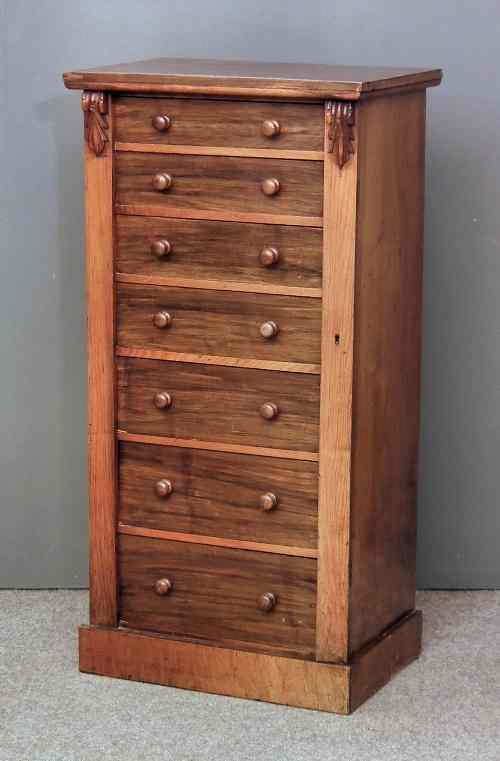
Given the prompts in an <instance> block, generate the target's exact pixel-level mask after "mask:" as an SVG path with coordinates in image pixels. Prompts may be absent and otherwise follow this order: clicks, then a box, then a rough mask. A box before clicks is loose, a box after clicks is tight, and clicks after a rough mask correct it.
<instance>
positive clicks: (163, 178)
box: [152, 172, 173, 193]
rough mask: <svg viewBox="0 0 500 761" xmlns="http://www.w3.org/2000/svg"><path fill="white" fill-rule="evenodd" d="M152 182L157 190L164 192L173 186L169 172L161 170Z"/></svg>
mask: <svg viewBox="0 0 500 761" xmlns="http://www.w3.org/2000/svg"><path fill="white" fill-rule="evenodd" d="M152 183H153V187H154V189H155V190H158V192H160V193H164V192H165V191H166V190H170V188H171V187H172V184H173V179H172V177H171V176H170V175H169V174H165V173H162V172H159V173H158V174H155V175H154V176H153V179H152Z"/></svg>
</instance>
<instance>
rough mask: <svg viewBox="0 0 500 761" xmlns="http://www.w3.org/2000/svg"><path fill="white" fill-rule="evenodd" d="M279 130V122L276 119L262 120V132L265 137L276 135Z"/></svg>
mask: <svg viewBox="0 0 500 761" xmlns="http://www.w3.org/2000/svg"><path fill="white" fill-rule="evenodd" d="M280 131H281V127H280V123H279V122H278V121H277V120H276V119H266V120H265V121H263V122H262V134H263V135H265V137H276V135H279V133H280Z"/></svg>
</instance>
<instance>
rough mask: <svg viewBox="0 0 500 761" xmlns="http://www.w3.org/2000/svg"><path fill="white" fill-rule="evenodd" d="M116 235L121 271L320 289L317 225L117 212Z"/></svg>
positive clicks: (320, 251)
mask: <svg viewBox="0 0 500 761" xmlns="http://www.w3.org/2000/svg"><path fill="white" fill-rule="evenodd" d="M116 236H117V254H116V270H117V272H118V273H123V274H129V275H135V274H140V275H147V276H149V277H172V278H190V279H196V280H223V281H228V282H229V281H232V282H242V283H255V284H262V285H269V286H276V285H278V286H292V287H293V286H295V287H303V288H306V287H307V288H321V259H322V230H321V229H318V228H314V227H296V226H293V227H291V226H290V225H259V224H252V223H248V224H242V223H241V222H211V221H204V220H189V219H168V218H162V217H134V216H129V215H125V214H124V215H121V214H118V215H117V216H116Z"/></svg>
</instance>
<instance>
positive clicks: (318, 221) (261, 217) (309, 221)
mask: <svg viewBox="0 0 500 761" xmlns="http://www.w3.org/2000/svg"><path fill="white" fill-rule="evenodd" d="M115 213H116V214H132V215H134V216H138V217H163V218H166V219H169V218H170V219H207V220H212V221H215V222H255V223H257V224H264V225H290V226H296V227H323V217H298V216H294V215H288V214H264V213H258V212H256V213H255V214H252V213H247V212H237V211H234V212H231V211H230V212H228V213H224V212H221V211H205V210H203V209H196V210H191V209H182V208H178V207H175V206H170V207H169V208H164V207H162V206H155V205H153V204H137V203H117V204H115Z"/></svg>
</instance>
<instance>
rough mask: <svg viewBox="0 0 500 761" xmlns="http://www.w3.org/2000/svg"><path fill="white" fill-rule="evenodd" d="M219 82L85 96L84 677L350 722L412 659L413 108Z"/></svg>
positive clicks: (407, 98)
mask: <svg viewBox="0 0 500 761" xmlns="http://www.w3.org/2000/svg"><path fill="white" fill-rule="evenodd" d="M72 76H76V75H68V80H67V81H69V80H70V79H71V77H72ZM86 76H87V75H86ZM102 76H104V75H102ZM88 77H90V75H88ZM172 77H173V78H172ZM93 78H94V79H95V80H97V79H99V77H97V76H95V75H94V77H93ZM108 79H109V77H108ZM81 81H82V80H81V78H80V79H79V80H78V83H76V80H75V82H74V83H73V84H71V82H70V84H69V86H74V87H78V86H81ZM103 81H104V80H102V78H101V82H103ZM148 81H149V80H148ZM259 81H260V80H259ZM214 82H215V80H211V81H210V86H208V84H207V85H205V84H203V83H202V84H198V90H199V91H197V92H193V91H192V88H193V87H194V85H193V84H192V83H191V84H190V85H189V86H188V84H186V82H185V80H184V79H182V78H180V79H179V80H178V81H176V80H175V75H172V76H171V78H170V79H168V83H167V80H165V83H164V86H165V89H164V91H162V92H158V91H155V87H156V89H159V87H158V86H157V85H155V86H154V87H153V85H147V84H144V83H143V84H142V85H141V89H140V92H138V91H137V89H136V88H138V87H139V85H138V79H137V77H135V78H134V77H131V76H130V75H129V74H120V75H119V78H118V79H116V81H114V84H113V83H112V82H111V81H108V84H107V87H109V90H108V89H106V87H102V89H100V90H97V89H96V90H90V89H88V90H85V91H84V94H83V97H82V108H83V112H84V121H85V167H86V169H85V171H86V246H87V280H88V283H87V286H88V287H87V292H88V302H89V322H88V326H89V474H90V530H91V550H90V553H91V627H90V628H83V629H82V631H81V668H82V669H83V670H87V671H94V672H96V673H107V674H109V675H115V676H124V675H125V674H127V675H132V676H135V677H136V678H138V679H141V680H143V681H157V682H160V683H166V684H174V685H179V686H187V687H191V688H194V689H206V690H209V691H220V692H223V693H224V692H225V693H227V694H234V695H240V696H246V697H255V698H258V699H267V700H272V701H275V702H285V703H290V704H294V705H303V706H306V707H315V708H321V709H324V710H333V711H340V712H348V711H350V710H352V709H353V708H354V707H355V706H356V704H357V703H359V702H361V701H362V700H363V699H364V698H365V697H367V696H368V694H370V693H371V692H373V691H374V690H375V689H377V687H378V686H380V685H381V684H382V683H383V681H384V680H385V677H382V676H381V675H380V674H381V673H382V671H383V669H379V670H378V671H377V669H375V670H374V672H373V674H374V676H373V678H372V679H371V680H368V682H369V684H365V683H364V682H363V679H365V677H362V676H361V675H362V673H363V672H362V668H366V666H365V665H363V667H360V671H359V673H360V677H359V679H358V676H357V671H356V668H357V667H354V666H353V665H350V664H351V663H354V662H355V661H353V658H355V657H356V658H357V659H358V660H357V661H356V662H359V663H363V664H364V661H363V659H362V658H360V657H359V656H357V655H356V654H357V653H358V651H360V650H361V649H363V652H364V653H366V654H367V655H365V656H364V658H365V659H369V660H370V659H371V660H370V662H372V661H373V663H378V662H379V663H381V664H382V663H386V664H387V663H389V662H399V663H401V664H404V663H405V662H407V661H409V660H411V659H412V658H413V657H415V656H416V654H417V653H418V649H419V642H420V633H419V632H420V629H419V625H420V618H419V616H418V614H416V613H415V612H414V610H413V608H414V541H415V539H414V484H413V483H412V482H410V481H409V480H408V473H410V472H412V468H413V467H414V464H415V460H416V446H417V443H416V442H417V433H418V432H417V422H416V421H417V410H418V353H419V346H418V338H419V305H420V266H421V226H422V189H423V184H422V183H423V138H424V133H423V125H424V108H425V92H424V90H422V89H419V90H417V91H414V90H413V88H412V86H408V87H407V88H406V89H404V90H403V91H402V92H400V93H399V94H397V95H379V96H378V97H376V98H371V99H367V100H366V101H363V100H360V101H359V102H356V99H354V98H353V99H351V100H349V99H348V98H347V97H346V98H345V99H339V98H337V99H326V98H325V97H321V96H320V95H318V94H317V93H316V92H307V89H303V90H302V92H301V96H302V97H298V96H297V94H294V95H293V97H288V98H287V96H286V93H287V92H292V90H290V89H289V88H290V87H291V85H290V84H286V86H285V84H284V85H283V88H282V89H283V90H284V92H285V94H282V92H281V91H280V90H279V89H276V88H277V86H276V85H274V89H272V88H269V85H267V86H268V91H267V92H263V91H262V89H261V88H262V87H263V86H264V85H262V83H260V85H259V87H257V84H254V89H253V91H252V90H251V89H249V90H247V91H245V95H242V94H241V92H240V90H241V85H240V84H238V85H236V84H234V86H230V85H228V81H227V78H226V77H222V76H221V78H220V81H219V89H218V91H217V93H216V94H214V87H216V85H217V82H215V84H214ZM256 82H257V80H256ZM117 83H118V84H117ZM247 85H248V83H247ZM148 87H150V88H151V89H150V90H149V91H148ZM183 87H185V88H186V92H179V89H182V88H183ZM189 87H191V90H189ZM303 87H305V88H307V85H303ZM259 88H260V89H259ZM287 88H288V89H287ZM216 89H217V87H216ZM304 93H306V94H307V97H304ZM345 94H346V95H348V94H349V93H348V92H347V91H345ZM357 98H359V93H358V96H357ZM395 417H396V418H397V423H395ZM388 585H390V588H389V587H388ZM391 627H392V628H391ZM384 631H386V632H390V633H391V638H390V639H391V643H392V644H391V645H390V646H389V644H388V642H389V640H388V639H387V638H386V639H385V640H384V641H382V640H379V637H380V634H381V633H382V632H384ZM124 640H126V647H124V648H123V649H122V648H121V647H120V645H119V643H121V642H122V641H124ZM103 652H107V653H108V655H107V656H106V659H104V660H103V657H102V653H103ZM153 652H154V653H155V655H154V658H153V656H152V655H151V654H152V653H153ZM148 653H149V654H148ZM193 663H194V664H197V665H196V668H195V669H194V672H193ZM188 664H190V665H188ZM299 668H300V669H302V671H301V674H302V677H301V680H302V681H301V684H302V688H300V687H298V686H297V685H296V684H295V682H294V680H296V674H297V673H298V672H297V669H299ZM384 673H387V669H385V671H384Z"/></svg>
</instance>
